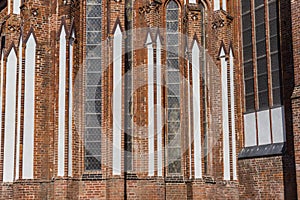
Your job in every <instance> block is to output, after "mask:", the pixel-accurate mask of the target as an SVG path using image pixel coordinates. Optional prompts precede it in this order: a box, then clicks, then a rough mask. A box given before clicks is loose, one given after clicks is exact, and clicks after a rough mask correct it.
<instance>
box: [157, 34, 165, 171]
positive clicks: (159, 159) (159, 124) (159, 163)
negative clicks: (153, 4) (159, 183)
mask: <svg viewBox="0 0 300 200" xmlns="http://www.w3.org/2000/svg"><path fill="white" fill-rule="evenodd" d="M156 47H157V49H156V81H157V88H156V94H157V103H156V105H157V168H158V169H157V175H158V176H162V168H163V165H162V130H163V126H162V110H161V109H162V108H163V106H162V102H161V99H162V91H161V86H162V84H161V43H160V38H159V36H158V37H157V40H156Z"/></svg>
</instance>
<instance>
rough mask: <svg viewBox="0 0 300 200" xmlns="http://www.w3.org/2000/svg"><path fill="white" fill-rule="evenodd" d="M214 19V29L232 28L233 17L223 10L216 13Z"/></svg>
mask: <svg viewBox="0 0 300 200" xmlns="http://www.w3.org/2000/svg"><path fill="white" fill-rule="evenodd" d="M213 18H214V20H213V22H212V29H218V28H223V27H224V26H230V24H231V22H232V20H233V17H232V16H231V15H229V14H228V13H227V12H225V11H223V10H219V11H215V12H214V16H213Z"/></svg>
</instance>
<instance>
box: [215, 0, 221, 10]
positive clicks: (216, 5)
mask: <svg viewBox="0 0 300 200" xmlns="http://www.w3.org/2000/svg"><path fill="white" fill-rule="evenodd" d="M216 10H220V0H214V11H216Z"/></svg>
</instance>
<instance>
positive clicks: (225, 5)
mask: <svg viewBox="0 0 300 200" xmlns="http://www.w3.org/2000/svg"><path fill="white" fill-rule="evenodd" d="M222 9H223V10H225V11H226V10H227V0H222Z"/></svg>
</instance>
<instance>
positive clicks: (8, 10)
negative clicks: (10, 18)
mask: <svg viewBox="0 0 300 200" xmlns="http://www.w3.org/2000/svg"><path fill="white" fill-rule="evenodd" d="M10 4H11V0H7V14H10V9H11V8H10V7H11V6H10Z"/></svg>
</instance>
